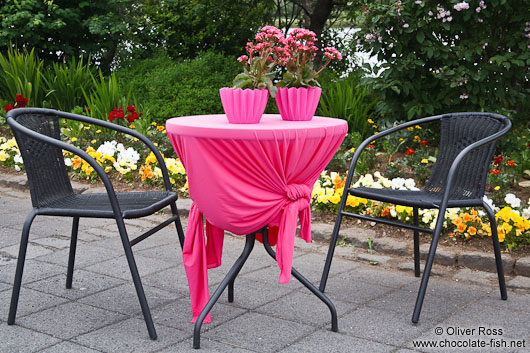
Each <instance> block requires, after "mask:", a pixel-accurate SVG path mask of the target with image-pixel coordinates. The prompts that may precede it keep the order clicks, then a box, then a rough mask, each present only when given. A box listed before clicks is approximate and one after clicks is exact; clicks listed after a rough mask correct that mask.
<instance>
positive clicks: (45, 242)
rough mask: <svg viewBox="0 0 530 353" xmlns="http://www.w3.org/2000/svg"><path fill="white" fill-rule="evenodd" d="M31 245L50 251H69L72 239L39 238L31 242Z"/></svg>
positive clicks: (60, 237) (62, 237)
mask: <svg viewBox="0 0 530 353" xmlns="http://www.w3.org/2000/svg"><path fill="white" fill-rule="evenodd" d="M31 245H39V246H42V247H45V248H48V249H51V250H52V251H53V250H57V249H67V248H68V249H69V248H70V237H66V236H53V237H46V238H39V239H35V240H33V241H30V246H31Z"/></svg>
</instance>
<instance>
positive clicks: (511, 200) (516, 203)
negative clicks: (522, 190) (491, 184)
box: [504, 193, 521, 208]
mask: <svg viewBox="0 0 530 353" xmlns="http://www.w3.org/2000/svg"><path fill="white" fill-rule="evenodd" d="M504 201H505V202H506V203H507V204H509V205H510V206H511V207H512V208H517V207H520V206H521V199H520V198H518V197H516V196H515V195H514V194H512V193H508V194H506V197H505V198H504Z"/></svg>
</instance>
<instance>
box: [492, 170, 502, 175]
mask: <svg viewBox="0 0 530 353" xmlns="http://www.w3.org/2000/svg"><path fill="white" fill-rule="evenodd" d="M490 174H493V175H499V174H501V171H500V170H498V169H492V170H490Z"/></svg>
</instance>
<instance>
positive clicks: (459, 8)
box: [453, 1, 469, 11]
mask: <svg viewBox="0 0 530 353" xmlns="http://www.w3.org/2000/svg"><path fill="white" fill-rule="evenodd" d="M453 8H454V9H455V10H456V11H462V10H467V9H469V4H468V3H467V2H465V1H462V2H459V3H458V4H456V5H455V6H453Z"/></svg>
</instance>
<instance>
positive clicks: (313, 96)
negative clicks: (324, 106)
mask: <svg viewBox="0 0 530 353" xmlns="http://www.w3.org/2000/svg"><path fill="white" fill-rule="evenodd" d="M321 93H322V89H321V88H320V87H300V88H296V87H291V88H287V87H278V93H276V104H277V105H278V110H279V111H280V115H281V116H282V119H283V120H298V121H302V120H303V121H307V120H311V119H313V115H314V114H315V111H316V110H317V106H318V101H319V100H320V94H321Z"/></svg>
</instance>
